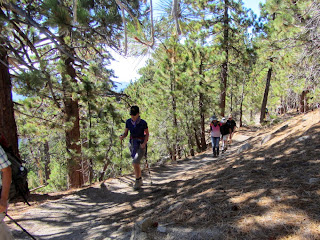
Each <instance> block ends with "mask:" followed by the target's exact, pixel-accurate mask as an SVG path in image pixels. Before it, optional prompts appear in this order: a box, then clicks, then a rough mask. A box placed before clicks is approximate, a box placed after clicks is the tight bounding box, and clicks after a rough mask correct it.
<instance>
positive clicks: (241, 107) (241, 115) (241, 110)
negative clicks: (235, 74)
mask: <svg viewBox="0 0 320 240" xmlns="http://www.w3.org/2000/svg"><path fill="white" fill-rule="evenodd" d="M244 87H245V79H243V83H242V93H241V101H240V124H239V125H240V127H242V125H243V123H242V117H243V100H244Z"/></svg>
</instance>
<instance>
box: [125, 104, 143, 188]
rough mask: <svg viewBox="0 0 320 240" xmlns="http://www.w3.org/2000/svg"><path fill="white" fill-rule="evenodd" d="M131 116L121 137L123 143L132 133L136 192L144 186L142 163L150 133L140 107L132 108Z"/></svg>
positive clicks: (131, 148)
mask: <svg viewBox="0 0 320 240" xmlns="http://www.w3.org/2000/svg"><path fill="white" fill-rule="evenodd" d="M130 115H131V118H129V119H128V120H127V121H126V127H125V130H124V133H123V134H122V135H121V136H120V140H121V141H122V140H123V139H124V138H126V137H127V136H128V131H130V140H129V142H130V153H131V157H132V164H133V168H134V173H135V177H136V181H135V184H134V187H133V188H134V190H139V189H140V188H141V186H142V185H143V182H142V177H141V168H140V161H141V159H142V158H143V157H144V155H145V153H146V148H147V142H148V139H149V131H148V124H147V122H146V121H145V120H143V119H141V118H140V111H139V107H138V106H132V107H131V108H130Z"/></svg>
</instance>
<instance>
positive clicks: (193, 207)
mask: <svg viewBox="0 0 320 240" xmlns="http://www.w3.org/2000/svg"><path fill="white" fill-rule="evenodd" d="M309 134H310V136H311V137H310V138H306V139H305V140H301V141H297V139H299V138H301V137H303V136H306V135H309ZM319 140H320V125H319V124H318V125H316V126H314V127H312V128H311V129H310V130H309V131H308V132H306V133H304V134H303V135H299V136H289V137H288V138H287V139H285V140H284V141H282V142H281V143H278V144H275V145H273V146H272V147H271V148H270V149H267V150H263V151H262V150H259V149H257V150H251V151H249V152H245V153H241V154H240V155H238V156H236V155H234V156H233V157H235V158H236V160H234V161H229V159H227V158H220V159H219V161H218V162H214V163H212V164H211V165H210V166H208V167H207V168H206V169H205V171H202V172H199V173H198V174H196V176H195V177H194V178H192V179H189V180H187V181H173V182H170V183H169V186H170V187H171V188H175V189H177V192H178V195H177V196H172V197H173V199H174V201H173V202H172V204H174V205H176V207H175V208H173V210H172V211H170V212H168V206H165V205H162V209H160V210H158V214H159V215H162V214H161V213H162V212H164V211H165V210H167V211H166V214H165V215H162V217H161V220H162V221H166V222H172V221H173V222H175V223H178V224H179V225H181V226H185V227H191V226H193V227H199V228H203V227H213V226H220V231H221V234H222V235H224V236H226V235H227V236H229V237H230V236H231V238H232V237H235V238H237V239H270V238H271V239H279V238H281V237H288V236H290V235H291V234H298V235H300V236H301V237H302V238H303V237H305V236H307V237H308V239H320V230H319V223H320V209H319V207H318V206H319V204H320V199H319V190H320V179H319V172H320V160H319V156H320V141H319ZM311 179H314V182H313V183H311V182H310V181H311ZM318 180H319V181H318ZM167 187H168V185H167ZM177 202H178V204H177ZM301 223H303V224H301ZM304 224H306V227H304ZM312 226H315V227H313V228H312ZM302 238H301V239H302Z"/></svg>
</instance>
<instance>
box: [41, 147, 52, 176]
mask: <svg viewBox="0 0 320 240" xmlns="http://www.w3.org/2000/svg"><path fill="white" fill-rule="evenodd" d="M43 149H44V173H45V177H46V179H45V180H46V182H47V181H48V180H49V179H50V173H51V171H50V167H49V164H50V153H49V143H48V141H46V142H45V143H44V145H43Z"/></svg>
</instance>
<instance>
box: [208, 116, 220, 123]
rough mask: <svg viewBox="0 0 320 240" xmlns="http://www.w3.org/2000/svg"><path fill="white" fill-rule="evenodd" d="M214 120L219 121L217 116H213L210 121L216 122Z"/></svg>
mask: <svg viewBox="0 0 320 240" xmlns="http://www.w3.org/2000/svg"><path fill="white" fill-rule="evenodd" d="M214 120H216V121H217V120H218V119H217V117H216V116H212V117H211V118H210V121H211V122H212V121H214Z"/></svg>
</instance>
